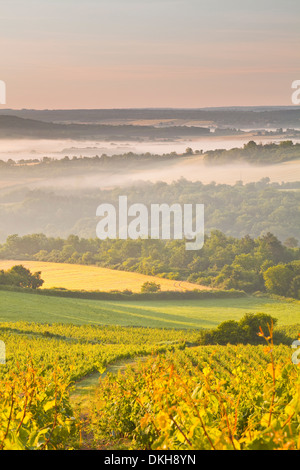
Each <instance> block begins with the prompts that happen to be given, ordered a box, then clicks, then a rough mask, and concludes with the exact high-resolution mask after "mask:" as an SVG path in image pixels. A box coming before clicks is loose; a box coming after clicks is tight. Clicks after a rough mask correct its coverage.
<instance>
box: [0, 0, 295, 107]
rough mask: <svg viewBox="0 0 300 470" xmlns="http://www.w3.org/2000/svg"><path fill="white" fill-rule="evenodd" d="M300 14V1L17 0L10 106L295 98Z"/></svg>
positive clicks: (6, 60) (6, 47) (4, 54)
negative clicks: (147, 0) (293, 83)
mask: <svg viewBox="0 0 300 470" xmlns="http://www.w3.org/2000/svg"><path fill="white" fill-rule="evenodd" d="M241 3H243V6H241ZM299 13H300V7H299V1H298V0H297V1H294V0H285V1H281V0H273V1H272V2H270V1H269V0H265V1H263V0H262V1H260V2H259V1H258V0H252V1H251V2H250V1H248V0H245V1H244V2H238V1H235V0H210V2H208V1H204V0H197V1H196V0H185V1H182V0H174V1H171V0H161V1H160V2H159V1H157V0H153V1H152V2H146V1H145V0H140V1H139V2H138V1H137V0H122V2H121V0H110V1H108V0H97V1H96V0H87V1H86V2H83V1H79V0H73V1H72V2H71V0H64V2H59V1H58V0H53V1H51V2H46V0H27V1H26V2H25V1H23V0H11V1H10V2H6V5H5V6H4V7H3V8H2V11H1V12H0V19H1V30H0V47H1V49H0V52H1V70H0V79H1V80H4V81H5V82H6V86H7V99H6V106H5V107H7V108H18V109H19V108H36V109H45V108H48V109H57V108H61V109H66V108H68V109H70V108H72V109H74V108H86V109H88V108H138V107H181V108H184V107H186V108H199V107H209V106H212V107H215V106H216V107H217V106H259V105H287V106H290V105H292V102H291V96H292V89H291V85H292V82H293V81H294V80H297V79H300V60H299V39H300V27H299V26H300V24H299V23H300V21H299V20H300V14H299ZM1 108H3V106H1V107H0V109H1Z"/></svg>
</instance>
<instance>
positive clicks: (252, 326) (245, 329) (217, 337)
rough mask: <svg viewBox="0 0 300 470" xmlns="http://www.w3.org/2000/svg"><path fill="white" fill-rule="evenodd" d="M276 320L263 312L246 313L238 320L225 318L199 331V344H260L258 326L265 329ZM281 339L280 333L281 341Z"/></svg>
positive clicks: (274, 323)
mask: <svg viewBox="0 0 300 470" xmlns="http://www.w3.org/2000/svg"><path fill="white" fill-rule="evenodd" d="M277 322H278V320H277V319H276V318H273V317H272V316H271V315H267V314H265V313H257V314H250V313H247V314H246V315H244V316H243V317H242V318H241V320H239V321H234V320H227V321H224V322H222V323H220V324H219V325H218V327H217V328H216V329H214V330H209V331H203V332H201V334H200V344H222V345H226V344H254V345H255V344H260V343H262V340H261V338H260V337H259V336H258V332H259V331H260V328H262V329H263V330H264V331H267V330H268V327H269V326H271V325H273V326H275V325H276V324H277ZM282 339H283V338H282V335H281V337H280V340H281V342H282Z"/></svg>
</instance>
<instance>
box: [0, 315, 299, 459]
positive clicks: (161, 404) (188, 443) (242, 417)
mask: <svg viewBox="0 0 300 470" xmlns="http://www.w3.org/2000/svg"><path fill="white" fill-rule="evenodd" d="M271 333H272V332H271ZM265 334H266V337H265V338H262V340H263V341H264V342H265V345H264V344H262V345H258V346H250V345H237V346H233V345H227V346H196V345H195V344H196V343H197V341H198V335H199V331H198V332H197V331H192V330H185V331H184V330H174V329H173V330H171V329H151V328H131V327H118V326H106V327H101V326H92V325H78V326H75V325H63V324H37V323H26V322H15V323H1V324H0V339H1V340H2V341H3V342H4V343H5V345H6V364H5V365H0V390H1V395H0V449H4V450H8V449H22V450H30V449H45V450H49V449H50V450H52V449H78V448H79V449H80V448H86V447H87V446H88V448H96V449H105V448H115V449H117V448H120V446H121V447H122V448H124V446H125V447H126V448H128V449H178V450H186V449H188V450H191V449H192V450H195V449H207V450H208V449H216V450H220V449H221V450H225V449H226V450H233V449H236V450H240V449H242V450H243V449H247V450H248V449H249V450H254V449H255V450H256V449H268V450H271V449H289V450H290V449H291V450H294V449H297V450H299V449H300V439H299V429H300V428H299V426H300V369H299V366H296V365H295V364H293V363H292V360H291V355H292V350H291V348H290V347H289V346H283V345H278V346H273V345H272V334H271V335H269V333H268V332H265ZM296 334H297V333H296ZM260 335H261V336H262V335H263V333H262V332H261V333H260ZM268 335H269V336H268ZM25 351H26V353H25ZM139 357H143V361H139V360H138V358H139ZM147 357H148V359H147ZM128 359H135V361H136V362H135V364H134V365H133V366H128V367H127V368H126V369H125V371H124V370H123V371H122V372H119V373H118V374H115V373H114V374H113V373H110V372H109V369H110V366H111V365H112V364H117V363H118V362H120V361H124V362H125V361H126V360H128ZM105 371H106V374H104V372H105ZM95 373H97V374H98V376H101V375H102V376H101V379H100V380H99V381H98V384H97V385H96V387H95V391H94V393H93V394H92V395H91V398H90V401H89V407H88V410H85V412H84V415H83V413H82V410H81V409H80V407H78V406H74V403H73V402H72V400H71V398H70V397H71V394H72V391H73V390H74V388H76V384H77V383H78V381H79V380H80V379H82V378H85V377H87V376H90V375H91V374H95ZM86 435H89V436H92V437H89V442H88V443H87V442H85V436H86Z"/></svg>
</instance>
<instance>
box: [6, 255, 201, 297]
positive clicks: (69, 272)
mask: <svg viewBox="0 0 300 470" xmlns="http://www.w3.org/2000/svg"><path fill="white" fill-rule="evenodd" d="M16 264H22V265H23V266H25V267H26V268H27V269H30V271H31V272H36V271H41V272H42V275H41V277H42V279H43V280H44V281H45V282H44V284H43V288H45V289H49V288H52V287H63V288H65V289H70V290H86V291H96V290H98V291H106V292H107V291H111V290H120V291H122V290H124V289H129V290H131V291H132V292H140V291H141V286H142V284H143V283H144V282H146V281H155V282H157V283H159V284H160V286H161V290H162V291H168V290H172V291H185V290H193V289H208V288H207V287H204V286H198V285H196V284H191V283H189V282H182V281H173V280H169V279H162V278H159V277H154V276H145V275H143V274H138V273H130V272H124V271H117V270H113V269H107V268H100V267H98V266H83V265H78V264H65V263H47V262H40V261H20V260H18V261H16V260H8V261H6V260H5V261H4V260H0V270H1V269H4V270H7V269H9V268H11V267H12V266H15V265H16Z"/></svg>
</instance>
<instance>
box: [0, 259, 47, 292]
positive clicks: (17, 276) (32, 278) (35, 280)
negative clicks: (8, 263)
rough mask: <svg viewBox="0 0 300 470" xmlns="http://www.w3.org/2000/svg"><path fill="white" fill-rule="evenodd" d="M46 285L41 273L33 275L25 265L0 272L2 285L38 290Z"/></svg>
mask: <svg viewBox="0 0 300 470" xmlns="http://www.w3.org/2000/svg"><path fill="white" fill-rule="evenodd" d="M43 284H44V281H43V279H41V272H40V271H38V272H36V273H33V274H32V273H31V272H30V270H29V269H27V268H25V267H24V266H23V265H21V264H20V265H16V266H13V267H12V268H11V269H8V270H7V271H4V270H1V271H0V285H4V286H15V287H22V288H28V289H38V288H39V287H41V286H42V285H43Z"/></svg>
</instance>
